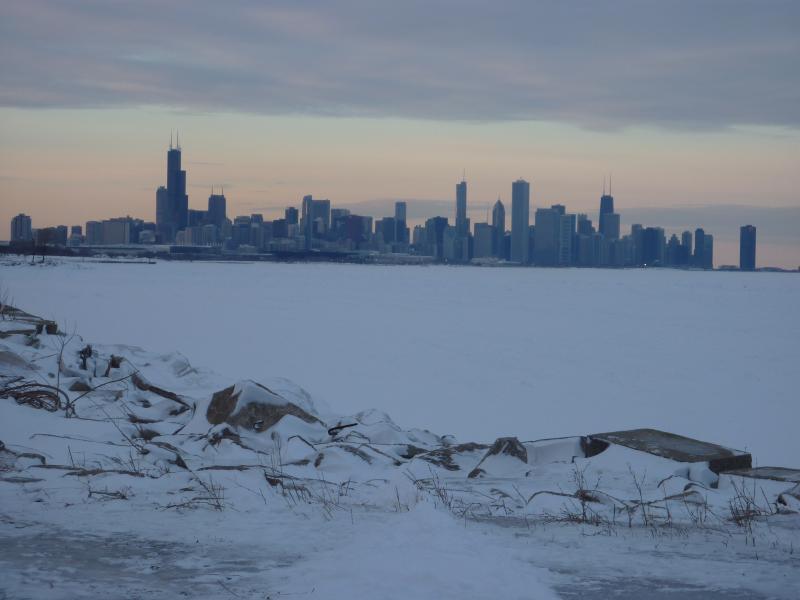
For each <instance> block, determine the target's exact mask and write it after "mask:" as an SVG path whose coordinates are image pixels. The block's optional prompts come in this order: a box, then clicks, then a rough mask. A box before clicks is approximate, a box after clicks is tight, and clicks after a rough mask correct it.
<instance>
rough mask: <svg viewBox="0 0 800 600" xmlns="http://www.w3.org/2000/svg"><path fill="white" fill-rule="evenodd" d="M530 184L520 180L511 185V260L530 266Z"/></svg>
mask: <svg viewBox="0 0 800 600" xmlns="http://www.w3.org/2000/svg"><path fill="white" fill-rule="evenodd" d="M530 198H531V188H530V184H529V183H528V182H527V181H525V180H524V179H518V180H517V181H515V182H514V183H513V184H511V260H512V261H513V262H517V263H520V264H523V265H524V264H528V262H529V253H528V240H529V236H530V232H529V226H530Z"/></svg>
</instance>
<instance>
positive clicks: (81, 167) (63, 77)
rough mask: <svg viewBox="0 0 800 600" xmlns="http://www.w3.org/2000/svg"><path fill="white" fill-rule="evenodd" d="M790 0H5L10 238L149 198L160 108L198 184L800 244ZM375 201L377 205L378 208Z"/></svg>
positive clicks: (230, 194)
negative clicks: (617, 220)
mask: <svg viewBox="0 0 800 600" xmlns="http://www.w3.org/2000/svg"><path fill="white" fill-rule="evenodd" d="M798 64H800V3H798V2H792V1H789V2H781V1H765V2H755V1H753V2H740V1H736V0H726V1H720V2H716V1H702V0H701V1H697V0H695V1H691V2H683V1H679V0H676V1H672V2H650V1H647V0H636V1H630V2H628V1H618V2H617V1H609V2H603V3H599V2H597V3H595V2H585V3H578V2H574V3H572V2H555V1H553V2H532V1H521V2H492V3H487V2H473V1H470V0H462V1H458V2H442V1H436V0H427V1H425V2H415V1H407V2H375V1H371V2H366V1H364V2H362V1H355V0H343V1H328V2H304V1H294V2H241V1H232V2H224V3H220V2H211V1H207V0H197V1H194V2H181V1H174V2H169V3H163V2H151V1H148V0H141V1H138V2H109V1H105V0H97V1H83V0H74V1H69V2H67V1H36V2H31V1H15V0H6V1H4V2H3V3H2V5H0V223H2V225H0V227H2V229H0V239H2V238H4V237H6V236H7V235H8V232H7V225H5V224H7V223H8V222H9V220H10V218H11V217H12V216H13V215H14V214H17V213H18V212H25V213H27V214H30V215H31V216H32V217H33V220H34V226H48V225H56V224H62V223H63V224H69V225H71V224H80V223H84V222H85V221H87V220H90V219H100V218H108V217H112V216H121V215H125V214H130V215H131V216H136V217H141V218H144V219H148V220H152V219H154V216H155V215H154V213H155V189H156V188H157V187H158V186H159V185H163V184H164V182H165V178H166V154H165V153H166V149H167V147H168V145H169V137H170V132H171V131H173V130H177V131H180V136H181V137H180V139H181V145H182V147H183V159H184V167H185V168H186V170H187V172H188V173H187V180H188V190H189V198H190V206H191V207H193V208H204V205H205V204H206V202H207V196H208V194H209V192H210V189H211V185H224V187H225V194H226V196H227V198H228V205H229V213H231V214H233V215H235V214H249V213H252V212H262V213H264V214H265V216H268V217H270V216H272V217H273V218H274V217H277V216H278V215H279V214H280V213H281V211H282V210H283V208H284V207H285V206H288V205H299V202H300V199H301V197H302V196H303V195H305V194H309V193H310V194H313V195H314V196H315V197H323V198H329V199H331V201H332V203H333V204H334V206H343V207H348V208H351V209H354V210H362V211H363V212H368V209H370V210H372V209H374V210H372V212H370V214H373V215H374V216H382V215H385V214H389V213H390V211H391V208H390V207H391V202H392V201H393V200H395V199H403V200H407V201H408V202H409V218H410V220H411V221H412V222H414V221H415V220H421V219H424V218H425V217H427V216H431V215H432V214H443V215H444V216H449V217H452V214H453V211H454V202H455V183H456V182H457V181H459V180H460V179H461V177H462V174H465V175H466V179H467V181H468V183H469V204H470V216H471V218H472V219H473V221H479V220H484V219H485V214H486V207H487V206H489V205H490V203H492V202H494V200H495V199H496V198H497V197H501V198H502V199H503V200H504V201H506V202H508V201H509V200H510V189H511V181H513V180H514V179H517V178H518V177H523V178H525V179H527V180H529V181H530V182H531V183H532V186H531V188H532V208H533V209H534V210H535V209H536V208H537V207H541V206H549V205H550V204H553V203H562V204H565V205H566V206H567V208H568V210H570V211H573V212H587V213H589V215H590V217H593V218H596V213H597V210H598V205H599V196H600V194H601V192H602V188H603V180H604V178H606V177H607V176H608V175H610V176H611V179H612V187H613V189H612V191H613V194H614V196H615V200H616V206H617V208H618V210H619V212H621V214H622V224H623V228H624V229H627V227H629V226H630V224H632V223H634V222H644V224H645V225H662V226H664V227H665V228H666V229H667V232H668V234H669V233H671V232H673V231H678V232H679V231H680V230H682V229H684V228H687V227H688V228H692V229H693V228H694V227H697V226H703V227H705V228H706V229H707V230H709V231H710V232H712V233H713V234H714V235H715V238H716V242H717V248H716V250H717V252H716V263H717V264H718V265H719V264H735V263H736V262H737V261H738V251H737V240H738V227H739V225H743V224H745V223H752V224H754V225H756V226H757V227H758V231H759V234H758V235H759V257H758V258H759V264H760V265H774V266H782V267H791V268H796V267H797V266H798V265H800V192H799V191H798V190H800V69H798V66H797V65H798ZM378 211H383V212H378Z"/></svg>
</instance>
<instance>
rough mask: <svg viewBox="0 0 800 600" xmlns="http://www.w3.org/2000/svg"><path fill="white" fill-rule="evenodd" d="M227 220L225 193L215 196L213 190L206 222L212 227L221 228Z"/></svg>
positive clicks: (209, 199)
mask: <svg viewBox="0 0 800 600" xmlns="http://www.w3.org/2000/svg"><path fill="white" fill-rule="evenodd" d="M227 218H228V212H227V201H226V200H225V194H224V193H223V192H220V193H219V194H215V193H214V191H213V190H212V191H211V195H210V196H209V197H208V213H207V214H206V220H207V221H208V222H209V223H211V224H212V225H216V226H217V227H220V226H221V225H222V222H223V221H224V220H225V219H227Z"/></svg>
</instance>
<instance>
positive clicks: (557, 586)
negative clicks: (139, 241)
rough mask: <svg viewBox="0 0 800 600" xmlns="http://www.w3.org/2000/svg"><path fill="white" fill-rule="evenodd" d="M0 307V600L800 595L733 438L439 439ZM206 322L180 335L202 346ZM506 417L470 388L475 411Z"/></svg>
mask: <svg viewBox="0 0 800 600" xmlns="http://www.w3.org/2000/svg"><path fill="white" fill-rule="evenodd" d="M61 267H63V265H61V266H60V267H59V266H56V267H52V269H58V268H61ZM116 267H117V268H121V269H147V268H150V267H149V266H147V265H140V266H128V265H126V266H118V265H117V266H116ZM226 267H227V265H226ZM19 268H20V269H27V268H29V267H19ZM89 268H93V267H91V266H90V267H89ZM387 271H388V272H391V270H387ZM65 272H67V270H66V269H65ZM523 273H524V272H523ZM145 282H146V280H143V285H146V283H145ZM205 283H206V285H213V284H214V282H213V281H206V282H205ZM227 292H228V293H229V294H235V293H236V290H233V289H228V290H227ZM22 295H23V296H24V295H25V294H22ZM169 300H170V299H169V298H168V297H165V298H163V301H165V302H167V301H169ZM253 301H255V300H253ZM17 304H18V305H20V304H19V302H17ZM20 307H21V308H23V309H26V308H27V307H26V306H24V305H20ZM31 312H34V311H31ZM48 316H49V315H48ZM3 317H4V318H3V320H2V321H0V442H2V445H0V538H1V541H2V543H0V597H3V594H5V596H7V597H9V598H98V597H103V598H138V597H142V598H144V597H146V598H176V597H192V598H262V599H263V598H280V597H283V596H289V595H297V596H300V597H311V598H315V597H316V598H325V599H330V598H348V599H350V598H459V599H460V598H488V597H501V598H557V597H561V598H608V597H615V598H642V597H649V598H796V595H797V589H798V588H800V552H799V551H798V548H800V514H798V511H799V510H800V486H799V485H798V484H797V483H796V481H795V479H793V477H795V475H793V474H792V473H794V472H793V471H787V470H786V469H778V470H774V469H773V470H759V469H758V468H755V469H754V468H753V467H758V466H763V465H764V463H763V461H759V456H758V454H757V453H755V452H753V453H752V454H751V452H749V449H748V448H742V447H741V446H738V445H735V444H730V443H727V440H719V439H716V438H712V439H709V440H703V441H708V442H712V443H714V446H713V447H707V446H704V445H698V444H697V443H696V442H695V441H693V440H689V442H683V441H681V443H680V448H682V449H684V450H686V451H687V452H689V450H688V449H694V450H692V452H694V454H692V453H691V452H689V454H681V455H672V454H670V453H668V452H664V451H662V448H661V447H660V446H659V440H663V439H668V440H669V443H670V444H673V450H674V443H675V439H676V438H673V437H669V436H667V437H666V438H665V437H664V435H663V434H661V433H659V432H657V431H656V432H653V430H645V431H644V432H642V431H638V432H634V433H633V434H630V435H629V436H628V437H632V439H634V440H642V439H645V440H646V441H647V444H644V445H642V444H639V445H638V446H637V444H636V443H627V442H626V440H627V437H626V435H625V432H624V431H621V429H622V428H614V427H596V428H593V429H591V430H582V429H581V428H579V427H577V426H576V428H575V429H574V430H572V431H564V432H563V434H564V435H565V436H564V437H552V436H551V437H548V438H546V439H536V437H535V436H530V437H526V436H522V435H519V434H518V432H519V431H520V430H524V425H519V426H518V427H517V429H516V430H515V431H514V432H511V433H512V435H508V436H501V437H497V436H491V437H488V438H485V437H475V438H472V437H470V438H466V437H459V438H456V437H454V436H452V435H449V434H448V433H445V434H441V433H436V432H433V431H429V430H428V429H426V428H424V427H425V426H427V425H428V424H427V423H420V425H421V426H422V427H420V428H407V427H406V426H400V425H398V424H396V423H395V422H394V421H393V420H392V418H391V417H390V416H389V415H388V414H386V412H384V411H381V410H362V411H356V412H354V413H352V414H347V413H348V412H349V411H341V412H340V411H339V410H337V407H336V406H335V404H332V403H322V402H319V401H318V400H317V398H316V397H315V396H314V394H312V393H309V392H308V391H306V390H305V389H303V387H301V385H302V381H298V382H297V383H295V382H293V381H290V380H288V379H284V378H281V377H276V376H275V375H276V374H273V372H272V370H271V369H267V371H269V373H265V370H260V371H255V372H253V373H251V374H250V376H249V377H238V376H233V377H231V376H230V375H229V374H226V373H221V372H216V371H213V370H211V369H207V368H198V367H196V366H194V365H193V362H192V361H191V348H186V349H185V352H184V353H183V354H181V353H178V352H174V351H173V352H163V351H162V350H161V349H157V350H155V351H154V350H153V349H151V348H147V347H137V346H130V345H126V344H124V342H126V340H116V341H117V342H122V343H118V344H107V343H105V342H106V341H107V340H106V339H104V340H101V341H98V340H96V339H94V338H93V337H90V336H82V335H81V331H80V330H78V331H75V332H73V331H72V330H69V329H67V328H65V327H64V326H59V323H53V322H47V321H44V320H42V319H40V318H39V317H37V316H34V315H31V314H27V313H24V312H22V311H21V310H6V311H5V313H4V315H3ZM120 318H124V317H123V316H121V317H120ZM213 321H214V319H213V315H209V316H208V319H207V321H206V322H204V323H200V324H198V326H202V327H204V328H205V329H206V332H207V340H208V341H207V343H209V344H213V343H215V334H214V331H215V325H214V323H213ZM254 330H256V331H260V330H259V329H258V328H257V327H255V324H254ZM372 332H373V334H374V335H375V336H376V340H377V338H379V337H380V328H379V327H377V326H376V327H374V328H373V329H372ZM306 342H307V343H309V344H313V339H307V340H306ZM262 343H263V344H279V343H281V341H280V340H277V339H274V338H269V337H265V338H263V340H262ZM421 343H425V339H424V338H421ZM430 343H435V342H434V341H433V340H431V341H430ZM179 345H180V344H179ZM377 347H378V346H376V348H377ZM232 352H234V353H235V351H234V350H232ZM314 368H315V366H314V365H311V364H309V365H308V366H307V369H308V370H309V371H311V370H313V369H314ZM351 373H352V376H353V377H354V378H355V379H357V377H358V369H357V368H356V366H355V365H354V366H353V370H352V372H351ZM442 375H443V377H446V375H447V374H446V373H443V374H442ZM408 376H409V377H412V376H413V374H408ZM371 393H373V394H375V395H376V396H380V394H381V389H380V387H376V388H374V389H372V390H371ZM420 393H421V392H420ZM328 404H331V405H330V406H329V405H328ZM501 407H502V405H501V404H499V403H498V402H497V401H495V400H493V399H492V398H486V410H499V409H500V408H501ZM458 418H459V417H458V414H457V413H454V414H453V419H454V420H457V419H458ZM542 418H543V419H544V418H546V415H543V416H542ZM598 431H613V432H614V435H613V436H612V435H610V434H598V433H597V432H598ZM674 433H675V434H679V435H688V434H690V433H693V432H686V431H675V432H674ZM513 434H516V435H513ZM680 440H683V438H679V441H680ZM721 442H726V443H721ZM626 443H627V445H626ZM708 448H711V449H712V450H713V452H711V453H709V454H705V455H704V454H702V453H703V452H705V451H706V450H708ZM719 456H722V457H723V458H725V459H726V460H727V459H731V458H733V459H735V461H736V464H729V463H724V464H720V463H715V462H714V460H716V459H717V458H718V457H719ZM777 466H787V465H777ZM729 467H730V469H729ZM734 467H735V468H734ZM776 473H777V475H780V477H778V476H776Z"/></svg>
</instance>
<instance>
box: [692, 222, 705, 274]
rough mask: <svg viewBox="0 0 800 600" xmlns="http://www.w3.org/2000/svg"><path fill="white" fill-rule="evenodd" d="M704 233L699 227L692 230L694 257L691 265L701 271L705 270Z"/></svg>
mask: <svg viewBox="0 0 800 600" xmlns="http://www.w3.org/2000/svg"><path fill="white" fill-rule="evenodd" d="M705 251H706V232H705V231H703V229H702V228H701V227H698V228H697V229H695V230H694V255H693V256H692V264H693V265H694V266H695V267H699V268H701V269H704V268H705V264H706V260H705Z"/></svg>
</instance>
